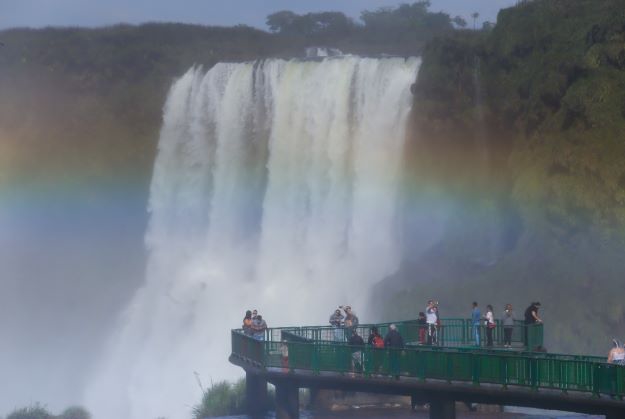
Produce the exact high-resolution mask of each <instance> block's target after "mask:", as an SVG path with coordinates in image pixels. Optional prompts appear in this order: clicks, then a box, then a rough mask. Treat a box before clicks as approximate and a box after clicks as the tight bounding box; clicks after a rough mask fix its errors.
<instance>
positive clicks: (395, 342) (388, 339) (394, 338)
mask: <svg viewBox="0 0 625 419" xmlns="http://www.w3.org/2000/svg"><path fill="white" fill-rule="evenodd" d="M384 347H385V348H400V349H401V348H403V347H404V338H402V337H401V335H400V334H399V332H398V331H397V326H395V325H394V324H392V325H390V326H389V328H388V333H387V334H386V336H384Z"/></svg>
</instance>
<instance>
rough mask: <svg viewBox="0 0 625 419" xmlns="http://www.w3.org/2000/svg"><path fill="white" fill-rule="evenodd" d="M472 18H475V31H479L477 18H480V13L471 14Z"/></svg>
mask: <svg viewBox="0 0 625 419" xmlns="http://www.w3.org/2000/svg"><path fill="white" fill-rule="evenodd" d="M471 17H472V18H473V29H477V18H478V17H480V14H479V13H478V12H473V13H471Z"/></svg>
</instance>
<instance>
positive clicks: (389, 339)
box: [384, 324, 404, 378]
mask: <svg viewBox="0 0 625 419" xmlns="http://www.w3.org/2000/svg"><path fill="white" fill-rule="evenodd" d="M384 347H385V348H387V349H390V351H388V355H389V361H390V363H389V368H390V371H389V372H390V373H391V374H392V375H394V376H395V377H396V378H399V369H400V368H399V357H400V356H401V349H403V348H404V338H402V336H401V334H400V333H399V331H398V330H397V326H395V325H394V324H391V325H390V326H389V327H388V332H387V333H386V336H384Z"/></svg>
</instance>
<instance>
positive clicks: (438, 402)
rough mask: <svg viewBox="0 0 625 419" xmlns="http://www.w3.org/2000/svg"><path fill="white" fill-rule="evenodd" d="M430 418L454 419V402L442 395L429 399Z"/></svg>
mask: <svg viewBox="0 0 625 419" xmlns="http://www.w3.org/2000/svg"><path fill="white" fill-rule="evenodd" d="M430 419H456V402H455V401H454V400H452V399H446V398H442V397H441V398H438V397H437V398H435V399H432V400H431V401H430Z"/></svg>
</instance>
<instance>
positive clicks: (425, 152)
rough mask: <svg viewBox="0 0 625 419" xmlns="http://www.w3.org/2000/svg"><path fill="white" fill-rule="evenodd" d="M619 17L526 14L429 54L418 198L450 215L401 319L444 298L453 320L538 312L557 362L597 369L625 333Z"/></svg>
mask: <svg viewBox="0 0 625 419" xmlns="http://www.w3.org/2000/svg"><path fill="white" fill-rule="evenodd" d="M622 5H623V3H622V1H617V0H606V1H602V2H596V1H592V0H578V1H574V2H573V1H567V0H536V1H532V2H522V3H520V4H519V5H518V6H517V7H513V8H509V9H505V10H502V11H501V12H500V14H499V17H498V23H497V25H496V26H495V27H494V28H493V29H492V30H491V31H481V32H474V31H459V32H455V33H453V34H451V35H450V36H448V37H445V38H439V39H436V40H433V41H432V42H430V43H429V44H428V45H427V46H426V48H425V50H424V54H423V65H422V67H421V70H420V75H419V79H418V81H417V83H416V85H415V87H414V91H415V94H416V96H415V107H414V111H415V112H414V114H413V116H414V118H413V119H414V124H413V127H415V128H414V129H415V139H418V141H417V140H415V142H414V143H413V144H411V145H410V151H411V155H410V156H409V157H408V158H409V159H410V161H411V168H412V176H411V180H414V182H412V183H411V187H412V188H413V189H412V191H413V194H412V195H415V196H421V197H427V196H432V197H435V198H436V199H438V200H440V201H442V202H446V203H448V204H449V205H448V206H449V208H451V209H450V217H449V221H448V228H447V230H446V233H445V234H444V237H443V239H442V240H441V241H440V243H439V244H438V245H436V246H435V247H434V248H433V249H431V250H430V251H429V252H428V253H427V254H426V255H425V256H423V257H422V258H421V259H420V260H419V261H417V262H412V264H410V265H408V264H407V265H406V266H405V268H404V271H403V272H401V273H400V274H399V275H398V276H397V277H398V278H403V279H402V280H399V279H396V280H395V281H394V282H395V284H396V285H398V284H401V285H398V286H401V287H402V288H407V289H408V290H409V291H408V292H402V293H398V294H397V295H395V296H394V297H393V298H396V299H397V300H399V301H401V302H402V303H401V304H397V303H396V301H397V300H394V304H393V305H389V307H393V308H391V309H389V310H388V311H387V315H388V316H390V317H393V318H396V317H397V316H400V317H405V316H409V317H410V316H412V317H414V315H415V313H416V312H418V311H419V310H418V307H420V306H421V305H422V303H421V302H422V301H425V300H426V299H427V298H430V297H431V296H436V298H438V299H440V300H441V302H442V301H445V304H444V307H443V310H444V314H445V315H461V314H465V315H466V313H468V311H469V309H470V306H469V305H470V302H471V301H473V300H478V301H480V302H481V303H482V304H484V305H485V304H487V303H493V304H495V305H496V306H500V307H503V304H504V303H507V302H511V303H513V304H514V305H515V307H516V311H517V316H521V315H522V314H523V310H524V309H525V307H526V306H527V305H528V304H529V302H530V301H536V300H540V301H541V302H542V303H543V312H544V315H545V318H546V319H547V325H546V329H545V336H546V339H547V347H548V348H549V349H550V350H556V351H567V352H591V353H598V354H603V352H605V349H606V348H607V347H608V346H609V341H610V338H611V337H612V335H613V334H614V333H617V334H618V331H622V330H623V328H624V326H625V303H623V301H622V300H623V299H622V292H620V287H621V285H622V275H623V272H625V261H624V258H623V257H622V255H623V251H624V250H625V198H624V196H625V195H624V194H625V181H624V179H625V166H624V165H623V163H622V162H623V157H624V156H625V134H624V133H625V105H624V104H625V14H624V13H623V8H622ZM433 199H434V198H433ZM449 208H448V209H449ZM391 282H393V281H391ZM452 284H453V286H452ZM420 303H421V304H420ZM415 304H417V308H415V307H414V306H415Z"/></svg>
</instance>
